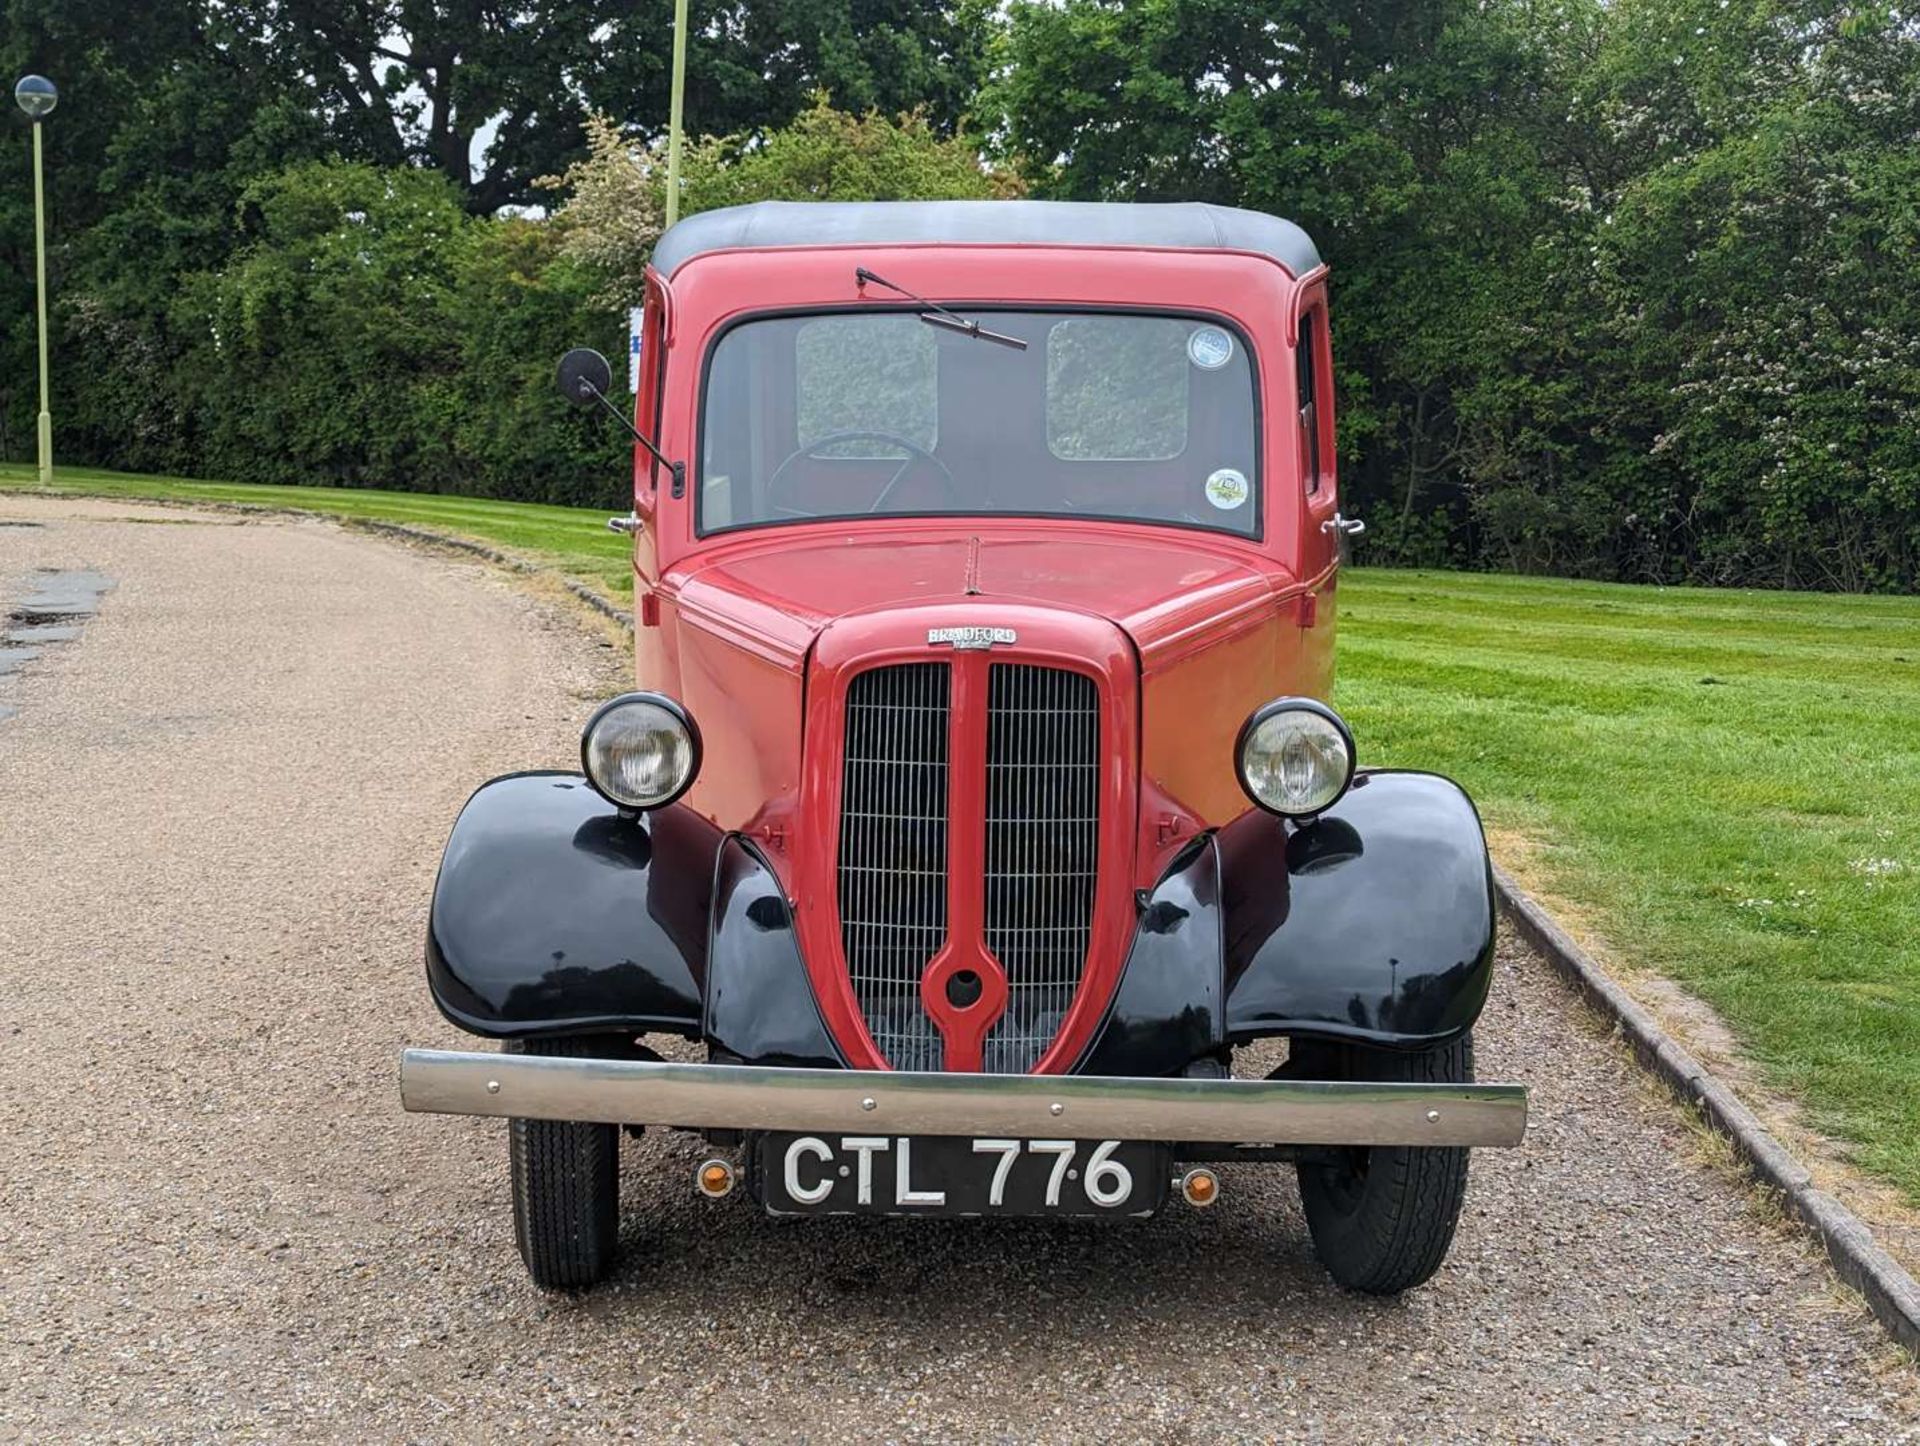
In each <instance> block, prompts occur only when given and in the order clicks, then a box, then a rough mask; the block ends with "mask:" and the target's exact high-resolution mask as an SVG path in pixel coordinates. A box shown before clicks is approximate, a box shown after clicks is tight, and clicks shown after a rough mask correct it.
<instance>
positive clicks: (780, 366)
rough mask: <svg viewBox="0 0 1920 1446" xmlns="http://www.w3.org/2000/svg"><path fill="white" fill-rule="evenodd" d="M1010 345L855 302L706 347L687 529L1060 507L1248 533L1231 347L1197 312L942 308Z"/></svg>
mask: <svg viewBox="0 0 1920 1446" xmlns="http://www.w3.org/2000/svg"><path fill="white" fill-rule="evenodd" d="M959 315H960V316H961V317H963V318H965V319H966V320H968V321H978V322H979V323H980V325H982V326H983V327H987V328H990V329H991V330H993V331H994V332H997V333H1001V334H1004V335H1006V336H1012V337H1018V338H1020V339H1021V340H1023V341H1025V342H1026V343H1027V345H1026V349H1025V350H1016V349H1014V348H1011V347H1008V346H1003V345H998V344H996V343H994V342H992V341H989V340H986V339H984V338H981V337H976V336H970V335H968V334H966V333H965V332H964V331H961V330H956V329H953V328H952V327H951V326H948V327H942V326H938V325H934V324H930V323H929V322H927V321H925V320H923V319H922V313H921V311H920V310H918V309H917V308H916V309H895V308H891V307H888V308H868V309H865V310H862V311H858V312H826V313H814V314H810V315H804V316H769V317H764V318H760V319H756V320H750V321H747V322H744V323H741V324H739V325H737V326H734V327H732V328H731V329H729V330H728V331H727V332H726V333H725V334H724V335H722V337H721V338H720V340H719V341H718V342H717V343H716V344H715V346H714V347H713V349H712V351H711V352H710V354H709V357H708V363H707V372H706V380H705V386H704V391H703V396H702V402H701V407H702V414H701V445H700V476H699V479H698V490H697V504H698V526H699V530H700V531H701V532H702V533H703V534H704V533H713V532H722V531H726V530H727V529H730V528H736V527H755V526H767V525H770V524H778V523H791V522H804V521H808V520H811V519H815V518H848V517H866V516H876V517H923V516H937V515H942V514H964V515H992V514H1007V515H1028V516H1034V515H1040V516H1049V515H1060V516H1069V517H1083V518H1103V519H1118V520H1123V521H1131V522H1150V523H1163V524H1166V525H1169V526H1178V527H1203V528H1209V529H1213V530H1217V531H1223V532H1232V533H1236V534H1239V535H1241V536H1244V537H1257V536H1259V533H1260V489H1259V474H1258V470H1257V469H1258V457H1259V422H1258V415H1259V413H1258V407H1257V403H1256V398H1255V387H1254V369H1253V361H1252V358H1251V357H1250V356H1249V355H1248V352H1247V345H1246V340H1245V338H1244V337H1243V336H1242V334H1241V333H1240V332H1239V331H1238V330H1236V329H1235V328H1233V327H1230V326H1228V325H1227V324H1226V323H1224V322H1222V321H1219V320H1217V319H1213V318H1208V317H1202V316H1171V315H1167V314H1164V313H1155V314H1146V313H1130V312H1128V313H1123V312H1113V311H1097V312H1095V311H1080V312H1068V311H1000V310H980V311H969V310H965V309H962V310H961V311H960V312H959Z"/></svg>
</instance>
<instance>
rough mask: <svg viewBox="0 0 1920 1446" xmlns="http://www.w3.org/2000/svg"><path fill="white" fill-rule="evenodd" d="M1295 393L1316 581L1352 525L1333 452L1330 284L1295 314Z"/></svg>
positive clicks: (1306, 571) (1312, 292)
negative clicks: (1343, 511)
mask: <svg viewBox="0 0 1920 1446" xmlns="http://www.w3.org/2000/svg"><path fill="white" fill-rule="evenodd" d="M1293 395H1294V401H1293V416H1292V418H1291V422H1292V430H1293V432H1294V436H1295V446H1296V449H1297V455H1298V459H1299V460H1298V476H1299V485H1300V499H1299V500H1300V505H1301V508H1302V510H1303V513H1304V518H1303V525H1302V527H1301V534H1302V535H1301V539H1300V541H1301V546H1300V576H1301V577H1302V578H1304V579H1308V580H1312V579H1314V578H1317V577H1319V576H1320V575H1321V574H1322V573H1324V572H1326V571H1327V569H1329V568H1331V567H1333V566H1334V565H1335V564H1336V563H1337V562H1338V561H1339V558H1340V539H1341V537H1342V536H1343V535H1344V533H1345V531H1346V530H1347V529H1349V528H1350V527H1351V524H1350V523H1349V521H1348V519H1346V518H1345V517H1342V516H1341V514H1340V483H1339V477H1338V472H1337V469H1336V467H1335V464H1334V455H1333V348H1332V346H1331V344H1330V341H1329V338H1328V334H1327V288H1326V286H1325V284H1324V283H1322V284H1320V285H1316V286H1310V287H1308V288H1307V289H1306V290H1305V291H1303V292H1302V293H1301V297H1300V309H1299V312H1298V313H1297V315H1296V316H1295V318H1294V348H1293Z"/></svg>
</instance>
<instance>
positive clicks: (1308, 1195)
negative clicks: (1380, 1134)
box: [1288, 1034, 1473, 1295]
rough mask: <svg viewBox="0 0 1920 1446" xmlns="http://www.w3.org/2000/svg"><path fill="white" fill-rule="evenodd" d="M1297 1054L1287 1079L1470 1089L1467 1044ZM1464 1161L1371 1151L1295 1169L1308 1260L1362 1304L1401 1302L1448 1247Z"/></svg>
mask: <svg viewBox="0 0 1920 1446" xmlns="http://www.w3.org/2000/svg"><path fill="white" fill-rule="evenodd" d="M1303 1046H1305V1042H1304V1041H1303ZM1303 1053H1305V1055H1306V1057H1305V1058H1303V1059H1301V1060H1300V1061H1299V1063H1300V1066H1301V1068H1300V1069H1299V1070H1298V1071H1297V1072H1296V1071H1294V1070H1292V1069H1290V1070H1289V1071H1288V1074H1289V1077H1292V1078H1302V1079H1344V1080H1374V1081H1380V1082H1391V1083H1407V1084H1416V1083H1417V1084H1466V1083H1469V1082H1471V1081H1472V1079H1473V1036H1472V1035H1471V1034H1464V1035H1462V1036H1461V1037H1460V1038H1459V1039H1457V1040H1455V1041H1454V1042H1453V1043H1452V1044H1448V1045H1443V1046H1441V1047H1440V1048H1437V1049H1428V1050H1413V1051H1397V1050H1384V1049H1368V1048H1365V1047H1364V1046H1359V1045H1327V1044H1313V1045H1311V1046H1305V1048H1304V1049H1303ZM1468 1153H1469V1152H1468V1150H1467V1149H1466V1148H1465V1147H1463V1146H1455V1145H1449V1146H1418V1145H1371V1146H1360V1147H1355V1148H1351V1149H1344V1150H1340V1151H1337V1152H1336V1153H1335V1157H1334V1158H1333V1159H1332V1160H1330V1161H1329V1160H1327V1159H1326V1158H1325V1157H1322V1158H1321V1159H1319V1160H1315V1161H1313V1162H1312V1163H1307V1162H1302V1163H1301V1164H1300V1165H1299V1166H1297V1169H1298V1171H1299V1176H1300V1203H1301V1205H1302V1206H1303V1207H1304V1208H1305V1211H1306V1216H1307V1229H1308V1231H1309V1232H1310V1233H1311V1234H1312V1236H1313V1249H1314V1254H1316V1255H1318V1256H1319V1257H1320V1263H1321V1264H1323V1265H1324V1266H1326V1268H1327V1273H1328V1274H1330V1275H1331V1276H1332V1277H1333V1278H1334V1279H1335V1280H1337V1281H1338V1282H1340V1284H1341V1285H1344V1286H1345V1287H1347V1289H1349V1290H1357V1291H1362V1292H1364V1293H1366V1294H1368V1295H1398V1294H1399V1293H1400V1292H1401V1291H1403V1290H1409V1289H1411V1288H1412V1287H1414V1286H1416V1285H1420V1284H1422V1283H1423V1282H1425V1281H1426V1280H1428V1279H1429V1278H1430V1277H1431V1276H1432V1275H1433V1273H1434V1272H1435V1271H1436V1270H1438V1269H1439V1268H1440V1263H1441V1261H1443V1260H1445V1259H1446V1256H1447V1247H1448V1246H1450V1245H1451V1244H1452V1243H1453V1231H1454V1226H1455V1225H1456V1224H1457V1223H1458V1222H1459V1219H1460V1206H1461V1204H1462V1202H1463V1201H1464V1200H1465V1199H1466V1194H1467V1155H1468Z"/></svg>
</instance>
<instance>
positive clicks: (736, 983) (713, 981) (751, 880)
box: [704, 837, 846, 1069]
mask: <svg viewBox="0 0 1920 1446" xmlns="http://www.w3.org/2000/svg"><path fill="white" fill-rule="evenodd" d="M704 1032H705V1034H706V1037H707V1043H708V1046H709V1047H710V1048H711V1049H712V1050H713V1052H714V1054H715V1055H716V1056H717V1057H718V1056H724V1057H726V1058H729V1059H734V1060H739V1061H742V1062H744V1063H747V1064H783V1065H798V1066H811V1067H814V1068H819V1069H839V1068H842V1067H844V1065H845V1063H846V1061H845V1060H843V1059H842V1058H841V1056H840V1052H839V1050H838V1049H837V1048H835V1046H834V1043H833V1039H832V1037H831V1036H830V1035H829V1034H828V1033H827V1026H826V1024H825V1022H824V1021H822V1019H821V1018H820V1008H819V1005H818V1004H817V1003H816V1002H815V1000H814V997H813V986H812V984H811V983H810V982H809V980H808V978H807V969H806V965H805V963H804V962H802V960H801V957H800V941H799V939H798V937H797V936H796V935H795V933H794V929H793V910H792V908H791V907H789V905H788V903H787V898H786V895H785V894H783V893H782V892H781V890H780V882H779V880H778V879H776V878H775V877H774V876H773V870H772V869H770V868H768V867H767V864H766V861H765V860H764V859H762V858H761V857H760V856H759V855H758V854H757V853H755V852H754V850H753V848H752V846H751V845H750V844H748V843H746V842H745V841H744V840H742V839H740V838H738V837H735V838H729V839H728V840H727V841H726V842H725V843H724V844H723V845H721V848H720V865H719V869H718V870H717V872H716V874H715V877H714V886H713V937H712V942H711V943H710V945H709V946H708V950H707V1009H706V1023H705V1030H704Z"/></svg>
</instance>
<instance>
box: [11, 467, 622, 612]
mask: <svg viewBox="0 0 1920 1446" xmlns="http://www.w3.org/2000/svg"><path fill="white" fill-rule="evenodd" d="M0 490H14V491H40V490H42V489H41V488H40V484H39V477H38V474H37V473H36V472H35V471H34V469H33V468H31V467H21V466H18V465H12V466H0ZM53 491H55V492H57V493H71V494H73V495H76V496H86V497H126V498H132V499H147V500H152V501H156V502H199V503H204V504H207V505H210V506H241V507H276V508H288V509H292V510H295V511H300V512H318V513H322V514H324V515H326V516H329V517H346V518H355V519H363V520H371V521H377V522H401V523H406V524H409V525H411V526H415V527H426V528H431V529H432V530H434V531H435V532H444V533H448V534H450V535H452V536H456V537H466V538H471V539H473V540H474V541H476V542H486V543H491V544H492V545H493V546H495V547H498V548H500V549H502V550H503V551H510V552H515V553H519V554H522V555H524V556H525V557H526V558H527V559H528V560H530V561H535V562H541V563H544V564H545V565H547V566H549V567H552V568H553V569H555V570H556V571H557V572H559V573H560V574H561V575H562V576H565V577H570V578H573V579H575V580H576V581H579V582H584V583H588V584H590V585H591V586H593V587H595V588H598V589H600V590H601V591H602V592H605V593H606V594H608V595H609V596H610V597H614V598H620V599H626V598H631V597H632V596H633V567H632V561H631V559H632V556H633V545H632V543H631V542H630V541H629V540H628V539H627V538H625V537H622V536H620V535H619V534H617V533H612V532H609V531H607V525H606V524H607V517H608V515H609V514H608V513H605V512H595V511H592V510H589V509H586V508H580V507H545V506H539V505H536V504H533V503H528V502H496V501H493V500H491V499H489V498H485V497H447V496H442V495H440V494H438V493H432V492H375V491H362V490H360V489H358V488H349V487H260V486H253V485H250V484H248V483H245V482H190V481H185V480H183V479H180V478H175V477H142V476H138V475H136V474H134V473H129V472H100V471H94V470H92V469H89V468H79V467H75V468H67V467H62V468H59V469H58V470H57V471H56V472H55V474H54V486H53Z"/></svg>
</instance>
